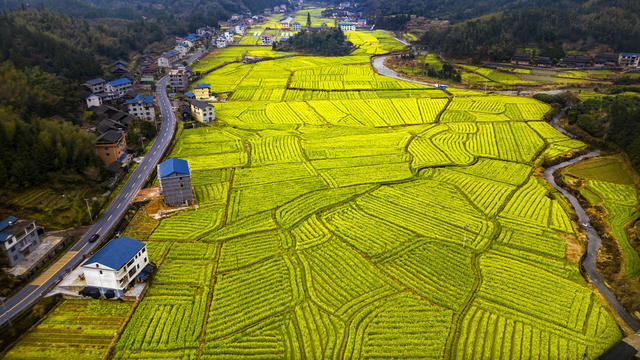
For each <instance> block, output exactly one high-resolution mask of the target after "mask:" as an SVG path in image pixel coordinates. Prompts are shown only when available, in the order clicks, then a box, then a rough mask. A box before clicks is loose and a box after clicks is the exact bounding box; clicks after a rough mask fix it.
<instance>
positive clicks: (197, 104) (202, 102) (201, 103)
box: [191, 100, 213, 109]
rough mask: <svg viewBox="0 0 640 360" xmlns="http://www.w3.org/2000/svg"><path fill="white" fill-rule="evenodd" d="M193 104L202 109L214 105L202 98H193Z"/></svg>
mask: <svg viewBox="0 0 640 360" xmlns="http://www.w3.org/2000/svg"><path fill="white" fill-rule="evenodd" d="M191 105H193V106H195V107H199V108H200V109H206V108H208V107H213V105H211V104H209V103H206V102H204V101H200V100H193V101H192V102H191Z"/></svg>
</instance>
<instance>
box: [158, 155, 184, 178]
mask: <svg viewBox="0 0 640 360" xmlns="http://www.w3.org/2000/svg"><path fill="white" fill-rule="evenodd" d="M173 173H178V174H184V175H190V174H191V170H190V169H189V163H188V162H187V160H182V159H178V158H171V159H169V160H167V161H165V162H163V163H161V164H160V165H158V177H161V178H164V177H167V176H169V175H171V174H173Z"/></svg>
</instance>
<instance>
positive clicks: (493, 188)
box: [434, 169, 515, 215]
mask: <svg viewBox="0 0 640 360" xmlns="http://www.w3.org/2000/svg"><path fill="white" fill-rule="evenodd" d="M434 178H435V179H436V180H441V181H443V182H447V183H449V184H455V185H456V186H458V188H459V189H460V190H461V191H463V192H464V193H465V194H466V195H467V196H468V197H469V199H471V201H473V203H474V204H475V205H476V206H477V207H479V208H480V209H481V210H482V211H483V212H484V213H485V214H487V215H494V214H495V213H496V211H497V209H498V207H499V206H500V205H502V203H503V202H504V201H505V200H506V198H507V197H508V196H509V194H510V193H511V192H512V191H513V190H515V187H513V186H511V185H507V184H504V183H500V182H497V181H491V180H487V179H483V178H480V177H476V176H473V175H467V174H462V173H459V172H455V171H449V170H447V169H442V170H439V171H438V172H437V173H436V175H435V176H434Z"/></svg>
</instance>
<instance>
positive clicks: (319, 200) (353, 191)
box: [275, 185, 371, 229]
mask: <svg viewBox="0 0 640 360" xmlns="http://www.w3.org/2000/svg"><path fill="white" fill-rule="evenodd" d="M369 189H371V186H366V185H361V186H352V187H343V188H338V189H327V190H320V191H314V192H312V193H309V194H306V195H303V196H301V197H299V198H297V199H294V200H293V201H291V202H289V203H287V204H285V205H284V206H281V207H280V208H278V209H277V210H276V212H275V214H276V220H277V221H278V223H279V224H280V225H281V226H282V227H283V228H285V229H289V228H291V227H292V226H294V225H295V224H296V223H298V222H299V221H301V220H302V219H304V218H305V217H307V216H309V215H311V214H313V213H315V212H317V211H318V210H320V209H322V208H324V207H328V206H330V205H333V204H339V203H341V202H343V201H345V200H347V199H349V198H351V197H353V196H355V195H358V194H361V193H363V192H365V191H367V190H369Z"/></svg>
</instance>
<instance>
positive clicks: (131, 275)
mask: <svg viewBox="0 0 640 360" xmlns="http://www.w3.org/2000/svg"><path fill="white" fill-rule="evenodd" d="M147 264H149V256H148V255H147V245H146V244H145V243H143V242H140V241H138V240H136V239H133V238H130V237H128V236H125V237H121V238H117V239H113V240H111V241H110V242H109V243H108V244H107V245H105V246H104V247H103V248H102V249H100V251H98V252H97V253H96V254H95V255H93V256H92V257H91V258H90V259H89V260H87V261H85V262H84V264H82V271H83V272H84V278H85V280H86V281H87V287H93V288H97V289H99V290H100V293H101V294H102V295H105V293H106V292H107V291H109V290H111V291H113V292H114V295H115V297H122V295H124V293H125V292H126V291H127V290H128V289H129V287H131V286H132V285H133V284H134V283H135V280H136V277H137V276H138V274H140V272H141V271H142V270H143V269H144V267H145V266H147Z"/></svg>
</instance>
